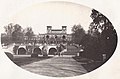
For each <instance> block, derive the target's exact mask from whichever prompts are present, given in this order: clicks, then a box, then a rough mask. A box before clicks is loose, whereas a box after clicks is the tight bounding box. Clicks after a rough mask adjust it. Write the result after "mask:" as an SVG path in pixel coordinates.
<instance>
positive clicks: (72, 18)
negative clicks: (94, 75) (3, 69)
mask: <svg viewBox="0 0 120 79" xmlns="http://www.w3.org/2000/svg"><path fill="white" fill-rule="evenodd" d="M2 27H3V33H1V46H2V49H3V50H4V53H5V54H6V55H7V56H8V58H9V59H10V60H11V61H12V62H13V63H15V64H16V65H17V66H19V67H21V68H22V69H25V70H27V71H30V72H32V73H35V74H38V75H44V76H50V77H73V76H79V75H82V74H86V73H88V72H91V71H93V70H95V69H97V68H99V67H100V66H101V65H103V64H104V63H105V62H107V61H108V60H109V59H110V58H111V56H112V55H113V54H114V51H115V49H116V46H117V33H116V30H115V29H114V26H113V25H112V23H111V22H110V21H109V19H108V18H107V17H106V16H104V15H103V14H102V13H100V12H99V11H97V10H95V9H92V8H89V7H86V6H82V5H80V4H75V3H70V2H57V1H56V2H45V3H41V4H37V5H34V6H32V7H29V8H26V9H25V10H23V11H21V12H20V13H17V14H16V15H15V16H14V17H13V18H11V21H10V23H8V24H6V25H4V26H2Z"/></svg>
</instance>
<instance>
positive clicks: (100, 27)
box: [82, 9, 117, 59]
mask: <svg viewBox="0 0 120 79" xmlns="http://www.w3.org/2000/svg"><path fill="white" fill-rule="evenodd" d="M90 17H91V18H92V19H93V21H92V22H91V24H90V27H89V30H88V34H87V35H86V36H85V37H84V38H83V40H82V43H83V45H84V46H85V47H86V52H87V53H89V57H90V58H95V59H98V58H100V57H102V54H106V55H107V59H108V58H110V57H111V56H112V54H113V53H114V51H115V48H116V46H117V33H116V31H115V29H114V27H113V25H112V23H111V22H110V21H109V20H108V19H107V18H106V17H105V16H104V15H103V14H101V13H99V12H98V11H96V10H95V9H93V10H92V13H91V15H90ZM95 55H97V56H95ZM87 56H88V55H87Z"/></svg>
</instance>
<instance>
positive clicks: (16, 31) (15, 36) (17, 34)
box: [12, 24, 23, 43]
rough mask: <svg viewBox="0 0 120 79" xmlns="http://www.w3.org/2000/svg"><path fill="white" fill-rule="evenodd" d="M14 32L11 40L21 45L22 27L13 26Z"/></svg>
mask: <svg viewBox="0 0 120 79" xmlns="http://www.w3.org/2000/svg"><path fill="white" fill-rule="evenodd" d="M13 27H14V31H13V32H12V40H13V42H15V43H21V42H23V32H22V27H21V26H20V25H19V24H15V25H14V26H13Z"/></svg>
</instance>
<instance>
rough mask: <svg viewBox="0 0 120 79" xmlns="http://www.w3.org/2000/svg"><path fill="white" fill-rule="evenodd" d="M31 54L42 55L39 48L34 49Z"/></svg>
mask: <svg viewBox="0 0 120 79" xmlns="http://www.w3.org/2000/svg"><path fill="white" fill-rule="evenodd" d="M33 53H34V54H40V55H42V53H41V49H40V48H34V50H33Z"/></svg>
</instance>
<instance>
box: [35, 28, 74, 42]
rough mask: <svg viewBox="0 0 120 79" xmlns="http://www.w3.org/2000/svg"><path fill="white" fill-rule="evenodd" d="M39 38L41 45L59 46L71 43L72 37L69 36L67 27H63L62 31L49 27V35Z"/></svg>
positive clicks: (40, 35)
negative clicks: (59, 44)
mask: <svg viewBox="0 0 120 79" xmlns="http://www.w3.org/2000/svg"><path fill="white" fill-rule="evenodd" d="M37 38H38V40H39V43H47V44H58V43H67V42H68V41H71V38H72V36H71V34H67V26H62V28H61V29H52V26H47V33H45V34H39V35H38V36H37ZM36 40H37V39H36Z"/></svg>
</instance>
